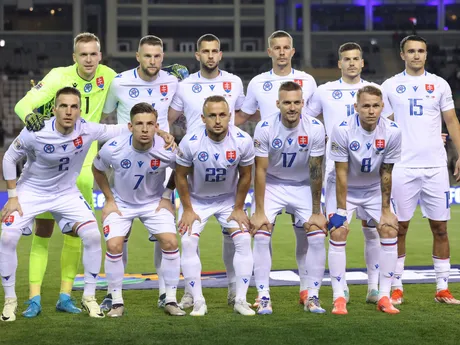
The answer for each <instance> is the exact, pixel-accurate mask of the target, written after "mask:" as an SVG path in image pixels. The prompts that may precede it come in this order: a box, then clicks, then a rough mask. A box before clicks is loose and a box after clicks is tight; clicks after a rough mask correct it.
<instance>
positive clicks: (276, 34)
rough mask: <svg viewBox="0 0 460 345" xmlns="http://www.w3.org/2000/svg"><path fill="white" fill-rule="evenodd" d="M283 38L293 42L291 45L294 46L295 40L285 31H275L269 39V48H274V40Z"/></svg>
mask: <svg viewBox="0 0 460 345" xmlns="http://www.w3.org/2000/svg"><path fill="white" fill-rule="evenodd" d="M281 37H287V38H289V39H290V40H291V45H292V46H294V40H293V39H292V36H291V35H290V34H289V33H288V32H286V31H283V30H278V31H275V32H274V33H272V34H271V35H270V37H268V46H269V47H271V46H272V40H274V39H275V38H281Z"/></svg>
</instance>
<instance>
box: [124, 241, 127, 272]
mask: <svg viewBox="0 0 460 345" xmlns="http://www.w3.org/2000/svg"><path fill="white" fill-rule="evenodd" d="M126 265H128V239H127V238H125V240H124V241H123V266H124V267H125V270H126Z"/></svg>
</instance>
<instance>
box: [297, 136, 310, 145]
mask: <svg viewBox="0 0 460 345" xmlns="http://www.w3.org/2000/svg"><path fill="white" fill-rule="evenodd" d="M297 142H298V143H299V146H300V147H306V146H307V145H308V135H299V136H298V137H297Z"/></svg>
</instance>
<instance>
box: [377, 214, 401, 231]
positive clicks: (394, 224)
mask: <svg viewBox="0 0 460 345" xmlns="http://www.w3.org/2000/svg"><path fill="white" fill-rule="evenodd" d="M379 224H380V227H383V226H389V227H391V228H393V229H395V230H396V231H398V229H399V225H398V217H396V215H395V214H394V213H391V212H389V211H388V212H382V216H381V217H380V223H379Z"/></svg>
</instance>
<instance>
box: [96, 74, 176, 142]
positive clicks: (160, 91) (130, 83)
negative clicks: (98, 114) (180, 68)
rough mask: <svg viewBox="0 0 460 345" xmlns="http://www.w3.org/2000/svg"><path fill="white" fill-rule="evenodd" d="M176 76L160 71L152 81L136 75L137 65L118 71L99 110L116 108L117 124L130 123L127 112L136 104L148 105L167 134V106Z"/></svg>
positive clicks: (173, 89)
mask: <svg viewBox="0 0 460 345" xmlns="http://www.w3.org/2000/svg"><path fill="white" fill-rule="evenodd" d="M177 85H178V81H177V78H176V77H174V76H172V75H170V74H168V73H167V72H165V71H160V72H158V74H157V78H156V79H155V80H154V81H145V80H143V79H141V78H140V77H139V74H138V72H137V67H136V68H134V69H130V70H128V71H125V72H123V73H120V74H118V75H117V76H116V77H115V79H113V81H112V84H111V85H110V89H109V92H108V94H107V99H106V101H105V104H104V110H103V112H104V113H105V114H108V113H111V112H112V111H114V110H115V109H117V121H118V123H128V122H131V120H130V116H129V113H130V111H131V108H132V107H133V106H134V105H136V104H137V103H141V102H146V103H148V104H151V105H152V106H153V107H154V108H155V110H156V111H157V112H158V125H159V127H160V129H161V130H163V131H165V132H168V133H169V123H168V108H169V105H170V104H171V101H172V99H173V97H174V94H175V93H176V91H177Z"/></svg>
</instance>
